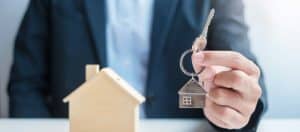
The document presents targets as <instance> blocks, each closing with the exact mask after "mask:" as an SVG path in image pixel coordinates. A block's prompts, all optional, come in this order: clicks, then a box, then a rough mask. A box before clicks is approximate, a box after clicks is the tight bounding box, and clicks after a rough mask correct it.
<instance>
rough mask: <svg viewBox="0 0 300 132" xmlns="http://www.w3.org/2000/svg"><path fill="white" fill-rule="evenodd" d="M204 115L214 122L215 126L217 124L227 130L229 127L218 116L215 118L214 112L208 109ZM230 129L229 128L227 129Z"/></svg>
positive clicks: (205, 109)
mask: <svg viewBox="0 0 300 132" xmlns="http://www.w3.org/2000/svg"><path fill="white" fill-rule="evenodd" d="M204 115H205V117H206V118H207V119H208V120H209V121H210V122H212V123H213V124H215V125H216V126H218V127H221V128H227V126H229V125H228V124H227V123H226V122H224V121H222V120H220V119H219V118H218V117H217V116H215V115H214V114H213V113H212V112H210V111H209V110H207V108H204ZM227 129H228V128H227Z"/></svg>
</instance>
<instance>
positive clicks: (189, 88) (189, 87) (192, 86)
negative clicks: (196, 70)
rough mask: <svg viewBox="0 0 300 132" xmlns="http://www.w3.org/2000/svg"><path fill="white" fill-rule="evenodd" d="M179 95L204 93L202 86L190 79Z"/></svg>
mask: <svg viewBox="0 0 300 132" xmlns="http://www.w3.org/2000/svg"><path fill="white" fill-rule="evenodd" d="M178 93H179V94H205V93H206V91H205V90H204V89H203V86H201V85H200V84H199V82H198V81H196V80H195V79H190V80H189V81H188V82H187V83H185V84H184V86H183V87H182V88H181V89H180V90H179V91H178Z"/></svg>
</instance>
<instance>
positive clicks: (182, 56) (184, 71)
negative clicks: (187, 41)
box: [179, 49, 205, 78]
mask: <svg viewBox="0 0 300 132" xmlns="http://www.w3.org/2000/svg"><path fill="white" fill-rule="evenodd" d="M189 53H193V49H188V50H186V51H184V52H183V53H182V54H181V56H180V61H179V66H180V70H181V71H182V72H183V73H184V74H185V75H187V76H190V77H192V78H194V77H196V76H198V75H199V74H201V73H202V72H203V71H204V69H205V67H204V66H202V67H201V69H200V70H199V72H197V73H195V72H194V73H192V72H189V71H187V70H186V69H185V68H184V65H183V60H184V58H185V56H186V55H187V54H189Z"/></svg>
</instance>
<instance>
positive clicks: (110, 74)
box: [63, 68, 145, 104]
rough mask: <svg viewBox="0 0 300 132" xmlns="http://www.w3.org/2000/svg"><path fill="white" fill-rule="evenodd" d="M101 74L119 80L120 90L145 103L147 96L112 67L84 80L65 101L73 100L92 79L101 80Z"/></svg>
mask: <svg viewBox="0 0 300 132" xmlns="http://www.w3.org/2000/svg"><path fill="white" fill-rule="evenodd" d="M101 74H105V75H106V76H108V77H109V78H110V79H112V80H117V81H118V83H117V82H116V83H117V84H118V85H119V88H120V90H122V91H123V92H125V93H127V94H128V96H129V97H132V98H133V99H134V100H136V101H137V102H138V103H139V104H140V103H143V102H144V101H145V97H144V96H142V95H141V94H140V93H138V92H137V91H136V90H135V89H134V88H133V87H132V86H130V85H129V84H128V83H127V82H126V81H125V80H123V79H122V78H121V77H120V76H119V75H118V74H117V73H115V72H114V71H113V70H112V69H110V68H103V69H102V70H101V71H100V72H98V73H96V75H95V77H93V78H91V79H90V80H87V81H86V82H84V83H83V84H82V85H81V86H79V87H78V88H77V89H76V90H74V91H73V92H72V93H71V94H69V95H68V96H67V97H65V98H64V99H63V102H65V103H67V102H69V101H70V100H72V97H74V96H76V95H77V94H78V93H80V91H81V90H83V89H84V87H85V86H86V85H87V84H88V83H91V82H92V81H99V79H100V78H101V77H100V76H101Z"/></svg>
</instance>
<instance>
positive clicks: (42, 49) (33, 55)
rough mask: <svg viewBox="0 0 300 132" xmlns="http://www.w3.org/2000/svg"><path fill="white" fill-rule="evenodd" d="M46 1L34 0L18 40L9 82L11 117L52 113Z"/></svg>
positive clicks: (21, 27) (38, 115)
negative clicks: (49, 94)
mask: <svg viewBox="0 0 300 132" xmlns="http://www.w3.org/2000/svg"><path fill="white" fill-rule="evenodd" d="M48 16H49V13H48V9H47V1H45V0H31V1H30V3H29V7H28V9H27V11H26V13H25V16H24V18H23V20H22V23H21V26H20V28H19V32H18V34H17V37H16V40H15V47H14V61H13V66H12V69H11V74H10V81H9V86H8V95H9V100H10V102H9V105H10V116H11V117H49V116H50V112H49V110H48V105H47V93H48V87H49V86H48V84H49V83H48V82H49V80H48V75H49V73H48V66H49V59H48V51H49V43H50V40H49V21H48Z"/></svg>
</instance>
